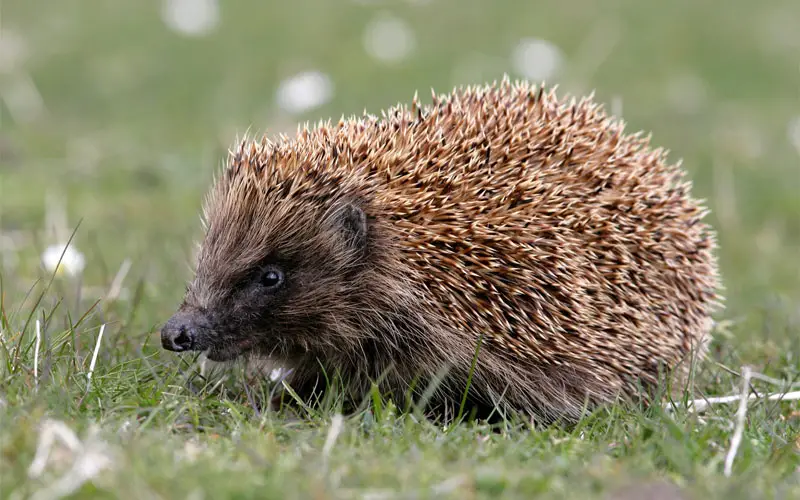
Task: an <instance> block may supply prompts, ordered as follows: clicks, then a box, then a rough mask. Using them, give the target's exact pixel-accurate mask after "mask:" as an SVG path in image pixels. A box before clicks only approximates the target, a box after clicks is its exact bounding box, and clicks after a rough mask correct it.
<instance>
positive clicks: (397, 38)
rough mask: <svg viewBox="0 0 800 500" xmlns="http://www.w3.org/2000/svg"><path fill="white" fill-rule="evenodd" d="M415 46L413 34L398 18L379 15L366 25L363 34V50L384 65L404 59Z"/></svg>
mask: <svg viewBox="0 0 800 500" xmlns="http://www.w3.org/2000/svg"><path fill="white" fill-rule="evenodd" d="M415 45H416V42H415V40H414V32H413V31H411V28H410V27H409V26H408V24H407V23H406V22H405V21H403V20H402V19H400V18H397V17H394V16H392V15H390V14H381V15H379V16H378V17H376V18H375V19H373V20H372V21H370V23H369V24H368V25H367V28H366V31H365V32H364V50H366V51H367V53H368V54H369V55H371V56H372V57H374V58H375V59H378V60H379V61H383V62H386V63H394V62H399V61H401V60H403V59H405V58H406V57H407V56H408V55H409V54H410V53H411V52H412V51H413V50H414V47H415Z"/></svg>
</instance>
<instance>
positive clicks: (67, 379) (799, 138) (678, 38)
mask: <svg viewBox="0 0 800 500" xmlns="http://www.w3.org/2000/svg"><path fill="white" fill-rule="evenodd" d="M183 1H184V2H188V1H189V0H183ZM162 3H164V2H122V1H118V2H101V1H99V0H81V1H78V0H61V1H58V2H44V0H4V1H3V2H2V4H1V5H0V26H1V27H2V33H1V34H0V35H1V36H0V113H2V114H1V115H0V120H2V121H0V257H2V259H1V260H0V266H1V267H0V277H1V278H2V285H1V286H2V290H1V291H0V300H1V302H0V339H2V345H0V497H2V498H14V499H22V498H29V497H32V498H54V495H55V494H56V492H57V491H67V490H70V491H73V490H74V491H73V495H74V498H131V499H133V498H136V499H140V498H153V499H155V498H190V499H205V498H209V499H210V498H281V499H282V498H320V499H321V498H374V499H377V498H381V499H382V498H488V497H496V496H502V497H505V498H530V497H531V496H533V495H542V496H544V497H548V498H649V497H651V496H653V497H655V498H681V497H683V498H701V499H708V498H725V499H726V500H730V499H734V498H787V499H788V498H800V403H798V402H797V401H794V402H777V401H768V400H765V399H763V398H761V399H758V400H757V401H753V402H751V403H750V405H749V407H748V409H747V414H746V420H745V425H744V432H743V435H742V439H741V444H740V446H739V448H738V452H737V454H736V456H735V460H734V462H733V466H732V470H731V474H730V475H729V476H727V475H726V474H724V468H725V457H726V454H727V453H728V450H729V449H730V447H731V440H732V438H733V435H734V428H735V425H736V411H737V405H736V404H730V405H714V406H712V407H711V408H709V409H707V410H706V411H704V412H702V413H700V414H698V413H693V412H687V411H685V410H679V411H675V412H666V411H662V410H660V409H658V408H655V409H650V410H647V411H645V410H642V409H638V408H623V407H610V408H608V409H605V410H603V411H600V412H598V413H596V414H595V415H592V416H591V417H589V418H587V419H585V420H584V421H582V422H581V423H580V424H579V425H578V426H576V427H575V428H569V429H564V428H547V429H531V428H530V427H529V426H528V425H527V424H526V423H525V422H523V421H517V420H511V421H509V422H508V423H507V424H506V425H505V426H503V428H501V429H500V432H495V431H493V430H492V429H490V428H488V427H486V426H483V425H480V424H472V423H465V424H462V425H457V426H454V427H448V428H443V427H442V426H437V425H435V424H434V423H431V422H427V421H425V420H423V419H420V418H419V417H418V416H415V414H414V413H405V412H402V411H400V410H397V409H395V408H394V407H393V406H392V405H391V404H387V403H386V402H382V401H380V398H376V401H375V402H374V403H373V404H371V405H370V406H369V408H367V409H366V410H365V411H362V412H359V413H358V414H356V415H352V416H346V417H345V418H344V419H343V420H341V421H339V420H338V419H337V417H336V407H335V405H322V406H320V407H319V408H311V409H309V410H308V413H307V414H305V415H301V417H302V418H299V419H298V418H290V417H289V416H288V415H286V414H276V413H269V412H267V413H262V412H259V411H258V410H257V409H255V408H254V406H253V405H252V404H251V400H253V399H254V398H256V397H258V396H259V394H261V393H259V394H254V393H253V392H252V391H251V390H248V391H243V387H244V385H243V382H242V377H240V376H238V373H236V372H235V371H234V373H232V374H230V376H225V374H213V373H212V374H208V373H204V374H203V375H202V376H201V375H199V374H198V367H197V365H196V364H194V363H193V362H194V360H193V359H191V358H180V357H178V356H176V355H171V354H168V353H165V352H161V350H160V346H159V340H158V330H159V327H160V324H161V323H162V322H163V321H164V320H166V319H167V318H168V317H169V315H170V314H171V313H172V311H173V310H174V308H175V307H176V305H177V304H178V301H179V299H180V297H181V294H182V293H183V285H184V283H185V281H186V280H187V279H188V278H189V276H190V268H189V265H188V264H189V262H190V259H191V255H192V248H193V246H192V245H193V240H194V239H195V238H197V237H198V236H199V235H200V234H201V233H200V232H201V227H200V223H199V217H198V213H199V209H200V203H201V200H202V196H203V194H204V192H205V190H206V188H207V187H208V185H209V182H210V180H211V176H212V174H213V173H214V172H215V170H216V169H217V168H219V166H220V163H221V161H222V160H223V159H224V157H225V151H226V149H227V148H228V146H229V145H230V144H231V143H232V142H233V140H234V139H235V137H236V135H237V134H241V133H243V132H245V131H246V130H247V129H248V128H250V129H251V131H258V132H264V131H266V132H267V133H278V132H287V131H288V132H291V131H293V130H294V127H295V125H296V123H297V122H298V121H306V120H311V121H315V120H318V119H320V118H327V117H334V118H338V117H340V116H341V115H343V114H344V115H347V116H349V115H353V114H360V113H361V112H362V110H364V109H365V108H366V109H367V110H368V111H369V112H372V113H378V112H379V111H380V110H381V109H382V108H384V107H387V106H390V105H393V104H395V103H397V102H398V101H410V99H411V98H412V96H413V95H414V92H415V91H419V94H420V96H422V98H423V100H425V101H426V102H427V100H429V98H428V96H429V94H430V88H431V87H433V88H435V89H436V90H437V91H438V92H446V91H448V90H450V89H451V88H452V87H453V86H454V85H459V84H474V83H483V82H485V81H491V80H494V79H499V78H501V77H502V75H503V73H504V72H508V73H510V74H511V75H512V76H513V77H516V76H520V75H519V74H518V73H516V72H515V69H514V66H513V65H512V63H511V61H512V57H511V54H512V53H513V51H514V47H515V45H516V44H517V43H518V41H519V40H520V39H523V38H527V37H534V38H542V39H545V40H548V41H549V42H551V43H553V44H555V46H557V47H558V48H559V49H560V50H561V52H562V56H563V60H562V62H561V65H560V66H559V68H558V71H557V73H556V74H555V76H553V77H552V78H550V79H549V80H548V81H549V82H552V83H558V84H559V85H560V88H561V90H562V92H571V93H577V94H584V93H588V92H589V91H591V90H593V89H594V90H596V97H597V99H598V100H600V101H602V102H604V103H607V104H608V105H609V106H611V107H613V109H615V110H616V111H619V110H621V111H622V113H623V115H624V117H625V119H626V120H627V122H628V127H629V130H631V131H634V130H639V129H644V130H647V131H652V132H653V141H654V142H655V143H657V144H658V145H663V146H665V147H667V148H669V149H670V151H671V157H672V158H673V159H676V160H677V159H679V158H681V159H683V164H684V165H685V167H686V168H687V169H688V170H689V172H690V175H691V178H692V179H693V180H694V182H695V194H697V195H698V196H699V197H702V198H705V199H707V200H708V204H709V206H710V208H711V209H712V214H711V222H712V223H713V224H714V225H715V227H716V228H717V229H718V231H719V242H720V246H721V248H720V252H719V256H720V264H721V269H722V273H723V278H724V282H725V286H726V290H725V296H726V305H727V308H726V310H725V312H724V313H723V314H722V315H721V316H720V317H719V318H718V320H719V322H720V326H719V328H718V331H717V332H716V338H715V342H714V344H713V348H712V351H711V359H710V360H709V361H708V363H706V364H705V365H704V366H703V367H702V370H701V371H700V372H699V373H698V374H697V377H696V379H695V383H694V385H693V387H692V388H691V392H690V393H689V394H688V396H687V397H691V398H698V397H702V396H716V395H727V394H733V393H738V392H740V390H741V385H742V380H741V377H740V376H739V373H740V370H741V367H742V366H745V365H747V366H751V367H752V369H753V371H755V372H757V373H760V374H764V375H766V376H769V377H772V378H773V379H778V380H781V381H787V383H791V384H795V389H794V390H797V388H798V387H800V386H798V383H799V382H800V30H798V29H797V26H800V3H798V2H797V1H796V0H771V1H767V2H755V3H754V2H752V1H746V0H726V1H722V0H717V1H716V2H710V1H707V2H702V1H693V0H675V1H672V2H645V1H635V0H613V1H607V2H591V1H589V0H563V1H562V2H557V1H555V0H546V1H530V2H523V1H517V2H514V1H512V0H492V1H479V0H428V1H419V0H418V1H410V0H405V1H400V0H394V1H390V0H383V1H334V0H330V1H322V0H317V1H311V0H296V1H293V2H277V1H275V2H256V1H244V0H242V1H238V2H224V3H223V4H222V5H221V7H220V11H219V14H220V18H219V25H218V26H217V27H216V30H215V31H213V32H212V33H211V34H209V35H207V36H203V37H188V36H183V35H181V34H178V33H176V32H175V31H174V30H170V29H169V28H168V27H167V25H166V24H165V23H164V22H163V20H162V13H161V10H160V9H161V4H162ZM199 3H204V2H199ZM206 3H207V2H206ZM388 16H394V17H395V18H399V19H401V20H403V21H404V22H406V23H407V26H409V27H410V29H411V31H412V33H413V36H414V43H413V45H411V46H409V47H410V49H411V50H412V52H411V53H410V55H409V56H408V57H407V58H406V59H403V60H401V61H399V62H396V63H389V62H386V61H384V62H382V61H381V60H377V59H375V58H373V57H371V56H370V55H369V53H368V52H367V51H365V49H364V42H363V40H364V36H365V35H364V32H365V30H366V29H367V27H368V26H370V25H371V23H372V22H373V20H374V19H375V18H376V17H377V18H379V19H388ZM384 25H385V24H384ZM305 70H318V71H322V72H324V73H326V74H328V75H329V77H330V79H331V81H332V83H333V89H332V98H331V99H330V100H329V101H328V102H326V103H325V104H324V105H322V106H320V107H317V108H314V109H312V110H309V111H307V112H305V113H303V114H301V115H290V114H288V113H286V112H282V111H281V110H280V109H279V107H278V106H276V101H275V95H276V91H277V89H278V86H279V83H280V82H281V81H282V80H284V79H285V78H287V77H290V76H292V75H294V74H296V73H298V72H302V71H305ZM76 226H77V231H75V238H74V245H75V248H77V249H78V250H79V251H80V252H81V253H82V255H83V256H84V259H85V269H84V272H83V273H82V275H81V277H80V279H77V278H71V277H69V276H66V275H60V276H58V277H55V278H54V279H51V278H52V276H51V273H48V272H47V271H46V270H44V269H43V268H42V264H41V255H42V253H43V252H44V250H45V248H46V247H47V246H48V245H51V244H53V243H57V242H59V240H60V239H64V238H68V237H69V236H70V234H71V233H72V230H73V229H75V228H76ZM120 270H122V271H123V272H120ZM123 275H124V276H123ZM115 278H122V279H115ZM109 291H111V293H109ZM37 321H38V322H39V324H40V325H41V328H40V336H39V345H38V349H37V335H36V324H37ZM101 325H105V328H104V330H103V336H102V339H101V342H100V343H99V348H98V349H97V350H96V352H97V358H96V359H95V360H94V361H93V353H94V352H95V347H96V345H98V344H97V339H98V336H99V333H100V327H101ZM92 365H94V369H93V371H92V375H91V384H89V380H88V376H87V375H88V374H89V372H90V370H91V367H92ZM257 389H258V390H259V391H261V390H262V389H263V390H266V389H268V387H266V388H265V387H260V386H259V387H258V388H257ZM787 389H788V385H787V384H780V383H772V382H768V381H764V380H762V379H759V378H754V379H753V380H752V383H751V393H757V394H759V395H762V394H764V393H768V392H780V391H784V390H787ZM262 395H263V394H262ZM47 422H51V423H50V424H47ZM53 422H56V423H53ZM58 422H60V423H61V424H58ZM59 425H62V427H63V429H66V430H63V432H62V434H67V435H75V436H77V441H76V442H74V443H73V448H74V449H72V450H70V449H69V447H68V446H66V445H63V444H60V442H59V441H57V442H56V444H55V445H54V446H53V450H52V452H51V453H50V456H49V457H48V458H47V460H46V462H45V463H44V464H43V467H39V466H38V465H36V464H34V467H33V468H32V469H31V468H30V467H31V464H32V462H34V458H35V455H36V450H37V445H38V444H39V443H40V440H41V439H42V438H43V436H46V435H48V434H50V433H51V432H57V430H58V429H61V428H62V427H59ZM52 429H56V431H53V430H52ZM73 433H74V434H73ZM84 479H86V480H85V481H84ZM73 486H74V488H73ZM59 488H61V490H59ZM658 494H661V495H664V496H661V497H659V496H657V495H658Z"/></svg>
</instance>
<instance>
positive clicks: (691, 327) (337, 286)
mask: <svg viewBox="0 0 800 500" xmlns="http://www.w3.org/2000/svg"><path fill="white" fill-rule="evenodd" d="M666 156H667V152H666V151H665V150H662V149H651V147H650V139H649V137H645V136H643V135H642V134H641V133H639V134H634V135H626V134H625V132H624V125H623V123H622V122H621V121H618V120H615V119H613V118H612V117H609V116H607V115H606V114H605V112H604V111H603V108H602V106H600V105H599V104H597V103H595V102H594V99H593V97H592V96H589V97H586V98H584V99H582V100H580V101H579V102H576V100H575V99H574V98H570V99H569V101H567V98H566V97H564V98H558V97H557V95H556V88H555V87H553V88H549V89H547V88H545V86H544V85H530V84H527V83H525V82H516V83H512V82H510V81H509V80H508V79H507V78H505V79H503V80H502V82H500V83H497V82H496V83H494V84H491V85H486V86H483V87H469V88H458V89H456V90H454V91H453V92H452V93H451V94H449V95H443V96H438V97H437V96H436V95H435V94H434V96H433V103H432V104H431V105H429V106H425V107H423V106H420V105H419V104H418V101H417V99H416V98H415V99H414V101H413V104H412V105H411V107H410V109H409V108H408V107H407V106H402V105H398V106H395V107H393V108H391V109H390V110H389V111H388V112H384V113H383V117H382V118H378V117H375V116H372V115H369V114H366V113H365V115H364V116H363V117H361V118H360V119H355V118H353V119H349V120H345V119H342V120H340V121H339V123H338V124H336V125H333V124H332V123H331V122H326V123H320V124H318V125H316V126H315V127H313V128H309V127H301V129H300V130H299V131H298V134H297V136H296V137H295V138H293V139H289V138H287V137H284V136H281V137H280V138H278V139H275V140H270V139H268V138H266V137H264V138H262V139H260V140H259V139H245V140H243V141H241V142H240V143H239V145H238V147H236V148H234V151H231V153H230V156H229V159H228V164H227V166H226V168H225V169H224V171H223V172H222V173H221V174H220V175H218V176H217V177H216V178H215V181H214V186H213V188H212V190H211V191H210V192H209V194H208V195H207V197H206V200H205V204H204V210H203V219H204V228H205V231H206V233H205V236H204V240H203V242H202V244H201V245H200V247H199V252H198V255H197V263H196V274H195V276H194V279H193V281H191V283H190V284H189V285H188V287H187V290H186V294H185V297H184V299H183V302H182V304H181V306H180V308H179V309H178V311H177V312H176V313H175V315H174V316H173V317H172V318H171V319H170V320H169V321H168V322H167V323H166V324H165V326H164V328H163V329H162V332H161V335H162V337H161V338H162V344H163V346H164V348H166V349H169V350H172V351H179V352H181V351H206V354H207V357H208V359H210V360H212V361H229V360H233V359H236V358H239V357H240V356H241V355H244V354H247V355H250V356H251V357H250V359H265V360H273V361H276V362H277V363H279V364H280V365H281V366H284V367H288V368H290V369H291V375H290V378H289V380H288V382H289V384H290V385H291V386H292V387H293V388H294V389H295V390H297V391H298V394H300V395H301V396H302V397H306V396H307V395H308V394H306V393H304V392H303V391H304V390H305V391H307V390H308V389H309V388H310V387H313V383H315V381H316V380H317V378H318V377H319V376H320V375H321V374H322V373H326V374H328V375H326V376H329V374H331V373H338V374H340V375H341V378H342V380H343V381H346V383H347V386H346V387H347V389H348V390H349V391H350V394H355V395H358V394H362V395H365V394H366V391H368V390H369V388H370V387H371V384H373V383H376V384H378V387H379V388H380V389H381V390H382V391H384V393H385V394H386V393H388V394H393V395H394V396H395V397H400V396H401V395H403V394H404V395H406V396H407V395H408V394H411V393H413V392H414V391H415V390H419V391H422V390H424V389H426V387H427V385H426V384H432V383H436V382H438V386H436V387H437V389H436V390H435V391H434V398H433V401H438V402H439V403H441V404H443V405H444V406H447V405H450V406H449V407H450V408H453V407H457V406H458V405H459V404H460V400H461V398H462V397H463V395H464V393H465V391H466V390H467V387H469V389H468V391H467V392H466V394H467V398H466V401H468V402H469V403H470V406H471V407H473V408H495V409H498V408H502V409H505V410H511V411H518V412H522V413H524V414H529V415H530V416H532V417H536V418H537V419H540V420H554V419H562V420H566V421H575V420H576V419H577V418H579V417H580V415H581V414H582V413H583V411H584V410H585V409H591V408H593V407H596V406H597V405H599V404H603V403H606V402H609V401H612V400H614V399H616V398H619V397H630V396H633V395H634V394H635V393H638V394H645V395H647V394H650V393H652V390H653V389H654V388H656V387H657V386H658V385H659V384H660V383H661V382H662V381H663V380H664V378H663V377H662V376H661V375H662V374H663V373H666V372H668V371H673V372H677V373H684V374H685V373H686V368H685V367H686V366H688V364H687V363H685V362H684V361H688V360H690V358H692V357H693V356H689V354H690V353H691V354H693V355H696V356H703V355H704V353H705V352H706V350H707V347H706V345H707V342H708V340H709V337H710V330H711V325H712V323H713V321H712V316H713V314H714V313H715V311H716V309H717V307H718V306H721V304H722V299H721V297H719V296H718V291H719V288H720V283H719V279H718V269H717V261H716V257H715V255H714V253H715V251H716V239H715V235H714V233H713V230H712V229H711V228H710V227H709V226H708V225H707V224H705V223H704V222H702V219H703V218H704V217H705V215H706V212H707V210H706V209H705V208H704V207H702V206H701V202H700V201H698V200H694V199H693V198H691V196H690V189H691V184H690V183H689V182H686V181H684V180H683V177H684V175H685V174H684V172H682V170H681V168H680V164H670V163H668V162H667V160H666ZM479 344H480V345H479ZM676 367H677V370H676ZM443 368H444V369H445V370H444V371H443ZM442 374H444V375H442ZM312 382H313V383H312ZM412 385H413V389H412V391H410V392H409V388H412ZM641 389H645V391H641ZM645 400H647V398H646V397H645Z"/></svg>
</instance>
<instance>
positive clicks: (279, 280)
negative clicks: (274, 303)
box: [261, 266, 284, 291]
mask: <svg viewBox="0 0 800 500" xmlns="http://www.w3.org/2000/svg"><path fill="white" fill-rule="evenodd" d="M283 279H284V276H283V271H282V270H281V269H280V268H279V267H277V266H267V267H265V268H264V270H263V271H262V273H261V284H262V285H263V286H264V287H266V288H267V290H269V291H272V290H277V289H278V288H280V286H281V285H283Z"/></svg>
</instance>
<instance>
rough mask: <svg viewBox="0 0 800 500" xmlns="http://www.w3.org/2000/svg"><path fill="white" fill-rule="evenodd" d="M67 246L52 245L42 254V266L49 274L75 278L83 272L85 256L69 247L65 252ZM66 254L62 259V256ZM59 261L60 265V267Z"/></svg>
mask: <svg viewBox="0 0 800 500" xmlns="http://www.w3.org/2000/svg"><path fill="white" fill-rule="evenodd" d="M65 246H66V245H63V244H61V245H51V246H49V247H47V249H46V250H45V251H44V253H43V254H42V264H43V265H44V267H45V269H47V270H48V271H49V272H54V273H55V274H56V275H62V274H64V273H66V274H68V275H70V276H74V275H76V274H80V273H81V272H82V271H83V268H84V265H85V259H84V258H83V254H82V253H80V252H79V251H77V250H76V249H75V248H74V247H72V246H69V247H67V248H66V250H64V247H65ZM62 253H63V254H64V256H63V257H62V256H61V254H62ZM59 260H60V261H61V262H60V265H59Z"/></svg>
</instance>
